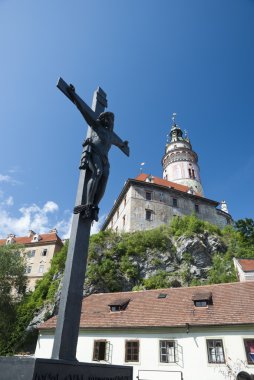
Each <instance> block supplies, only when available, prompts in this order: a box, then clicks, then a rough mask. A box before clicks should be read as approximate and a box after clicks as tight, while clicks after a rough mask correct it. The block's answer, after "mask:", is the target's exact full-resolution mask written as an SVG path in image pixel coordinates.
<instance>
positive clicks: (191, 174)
mask: <svg viewBox="0 0 254 380" xmlns="http://www.w3.org/2000/svg"><path fill="white" fill-rule="evenodd" d="M173 115H174V116H173V125H172V127H171V131H170V137H169V141H168V143H167V144H166V149H165V154H164V156H163V158H162V165H163V178H164V179H166V180H167V181H172V182H176V183H179V184H180V185H185V186H188V187H189V188H190V189H191V191H192V192H193V194H198V195H201V196H204V191H203V187H202V184H201V179H200V170H199V166H198V155H197V153H195V152H194V151H193V150H192V146H191V143H190V140H189V138H188V136H187V135H186V134H185V136H183V132H182V130H181V128H180V127H179V126H178V125H177V124H176V122H175V114H173Z"/></svg>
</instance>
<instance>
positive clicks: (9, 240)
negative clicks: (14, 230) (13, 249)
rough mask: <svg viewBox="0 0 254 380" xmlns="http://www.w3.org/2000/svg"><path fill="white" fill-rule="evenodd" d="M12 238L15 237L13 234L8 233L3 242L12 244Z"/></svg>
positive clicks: (13, 240)
mask: <svg viewBox="0 0 254 380" xmlns="http://www.w3.org/2000/svg"><path fill="white" fill-rule="evenodd" d="M14 238H15V235H14V234H10V235H8V237H7V239H6V242H5V244H13V243H15V239H14Z"/></svg>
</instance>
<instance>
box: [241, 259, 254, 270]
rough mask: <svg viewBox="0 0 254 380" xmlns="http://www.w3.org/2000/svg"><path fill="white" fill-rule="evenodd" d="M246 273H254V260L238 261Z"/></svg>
mask: <svg viewBox="0 0 254 380" xmlns="http://www.w3.org/2000/svg"><path fill="white" fill-rule="evenodd" d="M237 260H238V262H239V264H240V265H241V267H242V270H243V271H244V272H254V259H237Z"/></svg>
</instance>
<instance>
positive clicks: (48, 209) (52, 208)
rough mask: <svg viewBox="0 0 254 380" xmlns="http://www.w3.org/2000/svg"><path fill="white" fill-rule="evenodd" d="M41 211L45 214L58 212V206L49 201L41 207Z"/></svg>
mask: <svg viewBox="0 0 254 380" xmlns="http://www.w3.org/2000/svg"><path fill="white" fill-rule="evenodd" d="M43 211H44V212H46V213H47V212H55V211H58V205H57V204H56V203H55V202H52V201H49V202H47V203H45V205H44V206H43Z"/></svg>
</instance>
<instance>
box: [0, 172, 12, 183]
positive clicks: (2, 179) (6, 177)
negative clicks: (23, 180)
mask: <svg viewBox="0 0 254 380" xmlns="http://www.w3.org/2000/svg"><path fill="white" fill-rule="evenodd" d="M11 180H12V179H11V177H10V176H9V175H2V174H0V182H11Z"/></svg>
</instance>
